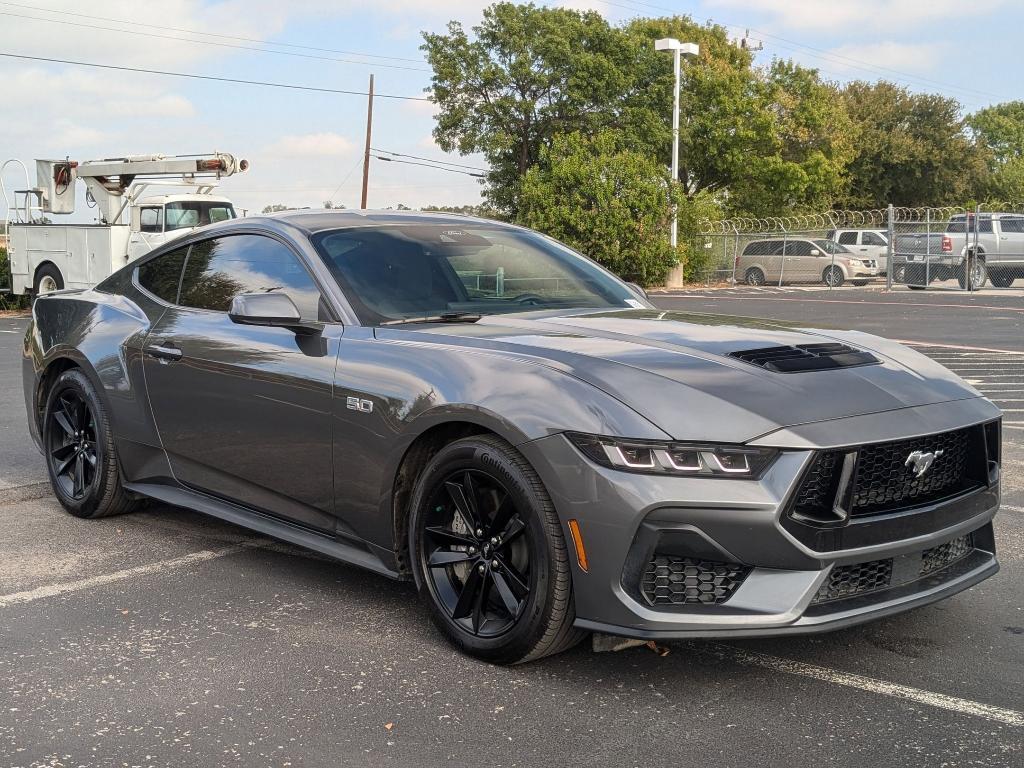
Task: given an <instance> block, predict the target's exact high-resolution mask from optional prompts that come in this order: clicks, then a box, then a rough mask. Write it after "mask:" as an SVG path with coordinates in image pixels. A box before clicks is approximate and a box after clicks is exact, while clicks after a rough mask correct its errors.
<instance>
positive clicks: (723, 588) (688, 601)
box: [642, 554, 750, 605]
mask: <svg viewBox="0 0 1024 768" xmlns="http://www.w3.org/2000/svg"><path fill="white" fill-rule="evenodd" d="M749 573H750V568H749V567H748V566H745V565H740V564H738V563H722V562H717V561H714V560H698V559H696V558H692V557H679V556H676V555H659V554H655V555H654V557H652V558H651V560H650V562H649V563H648V564H647V568H646V570H645V571H644V578H643V587H642V588H643V594H644V597H645V598H647V602H649V603H650V604H651V605H719V604H721V603H724V602H725V601H726V600H728V599H729V598H730V597H732V594H733V592H735V591H736V589H737V588H738V587H739V585H740V584H742V583H743V580H744V579H745V578H747V574H749Z"/></svg>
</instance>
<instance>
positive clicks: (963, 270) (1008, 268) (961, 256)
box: [894, 213, 1024, 289]
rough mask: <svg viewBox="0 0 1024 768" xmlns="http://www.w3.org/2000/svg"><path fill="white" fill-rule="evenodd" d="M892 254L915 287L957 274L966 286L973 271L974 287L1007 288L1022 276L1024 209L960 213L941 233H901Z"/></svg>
mask: <svg viewBox="0 0 1024 768" xmlns="http://www.w3.org/2000/svg"><path fill="white" fill-rule="evenodd" d="M894 253H895V257H896V259H897V260H898V261H899V262H900V268H901V271H903V272H904V276H903V277H902V278H900V279H899V281H900V282H906V283H908V284H910V285H911V286H912V287H922V286H924V285H925V284H926V282H932V281H935V280H952V279H955V280H957V281H958V282H959V283H960V287H961V288H966V287H967V276H968V274H969V275H970V279H971V284H972V287H973V288H975V289H977V288H981V287H983V286H984V285H985V283H986V282H991V283H992V285H994V286H995V287H997V288H1008V287H1009V286H1011V285H1013V281H1014V280H1019V279H1024V214H1021V213H982V214H980V215H976V214H974V213H967V214H963V213H961V214H957V215H955V216H952V217H950V219H949V222H948V223H947V224H946V225H945V227H944V228H943V230H942V231H941V232H932V233H931V234H926V233H909V234H898V235H897V236H896V242H895V249H894ZM904 265H905V269H904ZM925 275H927V280H926V278H925Z"/></svg>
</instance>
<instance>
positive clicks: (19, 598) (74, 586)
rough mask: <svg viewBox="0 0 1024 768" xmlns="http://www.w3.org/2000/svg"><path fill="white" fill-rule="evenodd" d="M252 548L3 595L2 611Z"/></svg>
mask: <svg viewBox="0 0 1024 768" xmlns="http://www.w3.org/2000/svg"><path fill="white" fill-rule="evenodd" d="M251 546H252V544H248V543H246V544H232V545H230V546H227V547H220V548H219V549H204V550H202V551H200V552H193V553H191V554H189V555H182V556H181V557H174V558H171V559H170V560H160V561H158V562H155V563H147V564H146V565H137V566H135V567H134V568H125V569H123V570H120V571H113V572H112V573H103V574H100V575H99V576H90V577H89V578H87V579H79V580H78V581H66V582H63V583H58V584H47V585H45V586H42V587H36V588H35V589H29V590H25V591H24V592H13V593H11V594H9V595H0V608H6V607H7V606H9V605H17V604H19V603H31V602H33V601H35V600H42V599H43V598H45V597H56V596H57V595H65V594H67V593H69V592H80V591H81V590H83V589H89V588H90V587H99V586H102V585H104V584H112V583H114V582H116V581H124V580H125V579H130V578H132V577H133V576H145V575H146V574H150V573H159V572H161V571H169V570H173V569H175V568H182V567H184V566H186V565H192V564H193V563H202V562H205V561H207V560H214V559H216V558H218V557H224V555H233V554H235V553H236V552H241V551H242V550H243V549H246V548H247V547H251Z"/></svg>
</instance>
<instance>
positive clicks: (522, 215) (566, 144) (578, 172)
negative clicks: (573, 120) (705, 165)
mask: <svg viewBox="0 0 1024 768" xmlns="http://www.w3.org/2000/svg"><path fill="white" fill-rule="evenodd" d="M626 145H627V143H626V142H625V141H624V140H623V138H622V136H621V135H619V134H617V133H615V132H613V131H603V132H601V133H598V134H597V135H595V136H593V137H589V136H585V135H583V134H582V133H579V132H576V133H571V134H560V135H558V136H556V137H555V138H554V140H553V142H552V144H551V147H550V148H545V149H543V150H542V153H541V154H542V157H541V161H542V162H539V163H537V164H536V165H534V166H533V167H532V168H530V169H529V170H528V171H527V172H526V175H525V177H524V179H523V183H522V188H521V192H520V209H519V219H520V221H521V222H522V223H523V224H525V225H527V226H529V227H533V228H534V229H539V230H541V231H542V232H545V233H547V234H549V235H551V236H552V237H555V238H557V239H559V240H562V241H564V242H566V243H568V244H569V245H571V246H573V247H574V248H576V249H577V250H579V251H581V252H583V253H585V254H587V255H588V256H590V257H591V258H593V259H595V260H596V261H598V262H599V263H600V264H602V265H604V266H605V267H607V268H608V269H610V270H612V271H613V272H615V273H616V274H618V275H620V276H622V277H623V278H624V279H626V280H633V281H635V282H638V283H641V284H643V285H651V284H655V283H660V282H663V281H664V279H665V276H666V275H667V274H668V271H669V269H671V268H672V267H673V266H675V265H676V263H677V257H676V254H675V252H674V251H673V249H672V248H671V247H670V246H669V244H668V241H667V240H666V237H665V235H666V232H667V223H668V215H669V209H668V207H667V206H666V201H667V200H668V199H669V198H670V196H671V195H670V179H669V175H668V174H667V173H666V171H665V169H664V168H663V167H662V166H661V165H660V164H659V163H657V162H656V161H655V160H653V159H652V158H650V157H649V156H647V155H644V154H642V153H640V152H637V151H635V150H632V149H629V148H627V146H626Z"/></svg>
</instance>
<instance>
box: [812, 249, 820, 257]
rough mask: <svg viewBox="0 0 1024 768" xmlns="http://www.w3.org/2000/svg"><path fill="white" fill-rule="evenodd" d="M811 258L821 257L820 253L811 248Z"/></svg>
mask: <svg viewBox="0 0 1024 768" xmlns="http://www.w3.org/2000/svg"><path fill="white" fill-rule="evenodd" d="M811 256H821V251H819V250H818V249H817V248H811Z"/></svg>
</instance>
